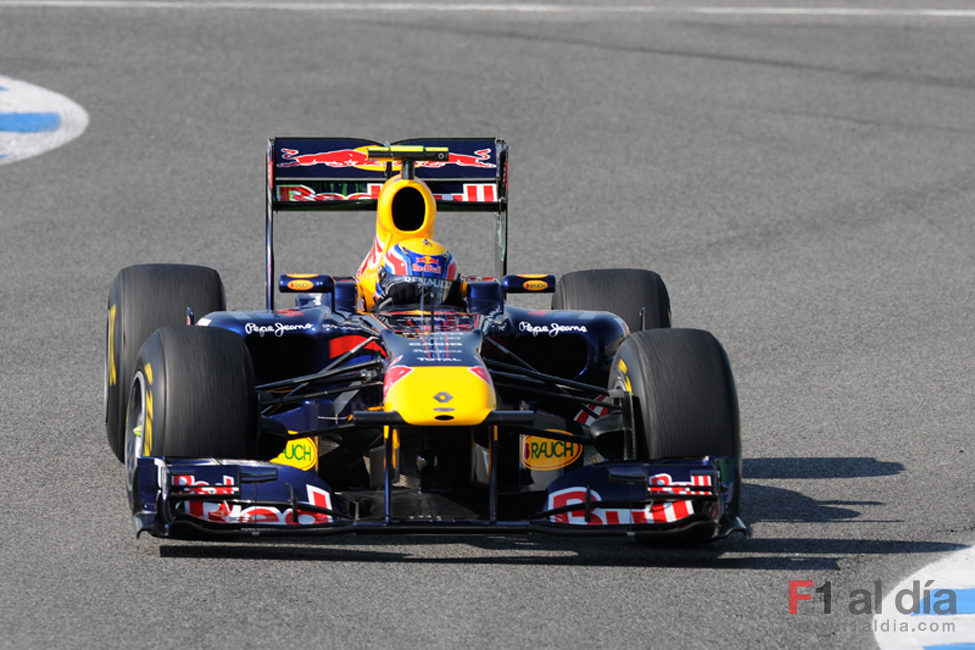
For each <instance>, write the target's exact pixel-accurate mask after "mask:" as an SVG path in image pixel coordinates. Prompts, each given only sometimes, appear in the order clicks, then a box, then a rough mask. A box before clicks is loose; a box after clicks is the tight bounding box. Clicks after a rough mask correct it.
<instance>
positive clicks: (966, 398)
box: [0, 2, 975, 648]
mask: <svg viewBox="0 0 975 650" xmlns="http://www.w3.org/2000/svg"><path fill="white" fill-rule="evenodd" d="M131 4H132V3H128V5H125V6H102V7H94V6H75V7H63V6H17V5H15V4H10V5H0V33H2V37H0V62H2V64H0V65H2V69H0V73H2V74H4V75H7V76H9V77H15V78H18V79H24V80H26V81H29V82H30V83H33V84H37V85H40V86H43V87H46V88H50V89H52V90H55V91H57V92H59V93H62V94H64V95H66V96H68V97H70V98H71V99H73V100H74V101H76V102H78V103H79V104H81V105H82V106H83V107H85V109H86V110H87V111H88V113H89V115H90V124H89V127H88V130H87V131H86V132H85V133H84V135H82V136H81V137H80V138H78V139H77V140H74V141H73V142H71V143H69V144H68V145H66V146H64V147H62V148H60V149H57V150H54V151H52V152H49V153H46V154H44V155H41V156H38V157H35V158H31V159H29V160H24V161H20V162H17V163H14V164H9V165H6V166H4V167H2V168H0V184H2V196H3V199H2V202H0V233H2V234H0V239H2V242H3V244H2V247H0V269H2V270H0V274H2V282H0V295H2V305H3V307H2V316H0V351H2V352H0V354H2V368H3V375H2V385H0V538H2V546H0V575H2V576H3V587H2V589H0V646H3V647H17V648H27V647H42V646H51V647H84V646H116V647H132V646H136V645H138V646H140V647H177V646H190V647H234V646H242V647H258V646H260V647H417V646H435V647H465V646H466V647H474V648H481V647H555V646H579V645H586V646H602V647H610V646H612V647H675V646H679V645H685V646H688V647H705V646H712V647H713V645H714V644H715V643H717V644H718V645H720V646H729V647H782V646H789V647H800V646H815V647H823V646H825V647H831V646H832V647H868V646H870V645H872V644H873V635H872V633H871V631H870V629H869V625H870V623H869V619H870V617H869V616H866V615H859V616H855V615H852V614H850V613H849V612H848V611H847V599H848V597H849V594H850V592H851V591H852V590H854V589H860V588H868V589H870V588H872V585H873V582H874V581H875V580H881V581H883V584H884V588H885V589H889V588H891V587H893V585H894V584H896V582H897V581H898V580H899V579H900V578H902V577H904V576H906V575H909V574H911V573H913V572H914V571H916V570H918V569H919V568H921V567H923V566H924V565H926V564H927V563H929V562H933V561H935V560H937V559H939V558H940V557H942V556H943V555H944V554H945V553H947V552H950V551H953V550H956V549H960V548H963V547H965V546H967V545H970V544H971V543H972V542H973V541H975V531H973V524H975V511H973V508H975V506H973V504H975V481H972V479H971V469H970V468H971V466H972V463H973V461H975V449H973V444H972V439H973V435H972V434H973V431H972V429H973V425H972V422H973V421H975V399H973V392H975V391H973V384H975V381H973V370H972V369H973V368H975V343H973V336H972V334H973V330H975V323H973V312H975V302H973V289H972V286H973V281H975V217H973V208H975V111H973V110H972V106H973V105H975V67H973V66H972V61H975V20H973V19H972V18H971V17H963V16H962V17H947V16H942V17H938V16H926V15H920V14H916V13H910V12H908V13H905V14H896V13H893V14H891V13H888V14H883V13H881V14H875V15H862V16H844V15H832V14H830V15H809V14H802V13H792V14H784V15H761V14H754V13H752V14H736V13H728V14H704V15H701V14H695V13H692V12H690V11H687V10H686V7H685V6H684V5H682V4H681V3H667V4H668V6H670V7H672V8H674V9H673V10H672V11H668V12H644V13H636V12H633V13H627V12H600V11H558V12H555V11H549V12H544V11H534V12H529V11H519V12H514V11H511V12H499V11H476V10H473V9H471V10H467V11H432V10H430V9H429V8H428V9H426V10H423V9H420V10H415V11H407V10H389V11H380V10H375V9H369V10H363V11H349V10H318V11H316V10H310V9H307V8H306V9H303V10H298V9H297V8H295V9H293V10H286V11H271V10H268V9H266V8H254V9H248V8H246V7H244V8H242V7H239V6H233V7H231V6H226V7H223V8H217V7H212V6H211V7H209V8H200V7H197V8H193V9H181V8H179V7H173V6H152V5H147V6H144V7H133V6H129V5H131ZM236 4H242V3H236ZM310 4H313V3H310ZM746 4H749V3H741V5H742V6H744V5H746ZM750 4H752V5H753V6H757V4H758V3H750ZM836 4H837V3H820V4H818V5H816V4H813V5H806V6H808V7H813V8H815V7H824V6H834V5H836ZM563 6H567V5H563ZM580 6H582V5H580ZM688 6H689V5H688ZM856 6H857V7H861V8H862V7H873V6H874V5H870V4H869V3H857V5H856ZM876 6H880V5H876ZM921 6H922V5H919V4H915V3H910V2H892V3H889V4H885V5H883V7H893V8H900V9H905V8H906V9H912V8H917V7H921ZM955 6H958V5H955ZM962 6H963V5H962ZM923 7H942V8H945V7H951V5H945V4H939V5H934V4H932V5H923ZM271 135H360V136H364V137H374V138H376V139H380V140H383V139H390V140H393V139H399V138H406V137H413V136H423V135H500V136H502V137H504V138H506V139H507V140H508V142H509V143H510V145H511V152H512V167H511V169H512V180H511V211H510V214H511V258H510V261H511V267H512V269H513V270H519V271H525V272H555V273H562V272H565V271H569V270H573V269H580V268H589V267H607V266H636V267H649V268H652V269H654V270H656V271H658V272H660V273H661V274H662V275H663V277H664V278H665V280H666V281H667V283H668V286H669V288H670V293H671V296H672V301H673V308H674V318H675V324H676V325H678V326H685V327H699V328H704V329H708V330H711V331H712V332H714V333H715V334H716V335H717V337H718V338H719V339H720V340H721V341H722V342H723V343H724V345H725V347H726V349H727V350H728V353H729V355H730V358H731V361H732V365H733V369H734V371H735V374H736V379H737V384H738V391H739V398H740V402H741V412H742V419H743V424H744V434H743V436H744V450H745V456H746V458H745V489H744V518H745V519H746V520H747V521H748V522H749V523H750V524H751V526H752V527H753V530H754V537H753V538H752V539H748V540H745V539H737V538H736V539H731V540H727V541H724V542H720V543H716V544H713V545H709V546H705V547H700V548H665V549H653V548H649V549H648V548H642V547H637V546H634V545H632V544H630V543H628V542H626V541H624V540H615V541H605V540H592V539H589V540H587V539H582V540H566V539H561V538H546V537H529V538H496V537H490V538H473V537H461V538H451V537H448V538H440V537H424V538H410V537H379V538H376V537H372V538H369V537H338V538H330V539H325V540H310V539H299V540H291V541H272V540H268V539H265V538H261V539H258V540H255V541H241V542H225V543H223V542H222V543H213V542H169V541H159V540H155V539H152V538H148V537H145V536H144V537H143V538H141V539H138V540H137V539H136V538H135V536H134V535H133V527H132V523H131V520H130V517H129V515H128V514H127V504H126V498H125V490H124V482H123V472H122V467H121V465H120V464H119V463H118V462H117V461H116V460H115V458H114V457H113V456H112V454H111V452H110V451H109V449H108V447H107V443H106V440H105V432H104V427H103V410H102V381H103V380H102V372H103V366H102V364H103V354H104V352H103V344H104V336H105V329H104V328H105V322H104V319H105V313H104V308H105V302H106V298H107V293H108V289H109V286H110V283H111V281H112V278H113V277H114V275H115V273H116V272H117V270H118V269H119V268H121V267H123V266H126V265H129V264H134V263H140V262H152V261H175V262H189V263H205V264H209V265H212V266H214V267H215V268H217V269H218V270H219V271H220V273H221V274H222V276H223V278H224V282H225V283H226V285H227V290H228V300H229V303H230V305H231V307H233V308H259V307H260V306H261V304H262V296H263V257H262V255H263V239H262V231H263V192H264V176H263V174H264V166H263V165H264V162H263V156H264V147H265V140H266V138H267V137H268V136H271ZM327 219H334V220H333V221H326V222H325V223H321V222H322V219H321V218H314V219H304V218H300V219H295V221H294V222H293V223H289V224H288V225H287V226H286V227H284V228H283V230H282V233H290V234H287V235H284V234H283V235H282V240H284V239H286V238H290V239H289V242H290V243H288V244H287V245H283V247H282V260H281V261H280V262H279V267H280V268H281V270H282V271H283V270H293V271H322V272H335V273H338V272H349V271H350V270H351V269H352V268H353V267H354V266H355V264H356V263H357V262H358V261H359V259H360V258H361V256H362V255H363V254H364V253H365V251H366V249H367V248H368V246H369V244H370V231H371V227H372V224H371V217H369V216H368V215H367V216H365V217H364V218H363V217H360V218H355V217H352V218H349V217H347V216H346V217H344V218H336V217H328V218H327ZM440 224H441V227H440V229H439V231H438V234H439V236H440V239H442V240H444V241H446V243H447V244H448V245H449V246H450V247H451V248H452V249H453V251H454V252H455V254H456V255H457V256H458V258H459V259H460V260H461V263H462V265H463V270H464V271H466V272H468V273H471V272H475V271H486V270H488V262H487V256H486V254H485V253H484V250H485V249H486V248H487V246H488V243H489V242H490V239H489V238H490V227H489V225H487V224H482V223H479V222H478V221H477V217H456V216H453V215H447V216H443V218H442V219H441V221H440ZM326 226H327V227H326ZM311 233H314V235H312V234H311ZM290 259H293V260H294V262H293V264H292V263H290V262H288V261H287V260H290ZM479 265H480V267H479ZM285 267H287V268H285ZM802 579H807V580H813V581H815V583H816V585H817V586H819V585H821V584H822V583H823V582H825V581H827V580H828V581H830V582H831V584H832V589H833V592H832V593H833V601H834V603H833V608H832V611H833V613H832V614H830V615H825V614H823V612H822V606H823V603H822V602H821V601H819V602H817V601H814V602H812V603H800V613H799V614H797V615H790V614H789V613H788V588H789V587H788V585H789V581H790V580H802ZM816 598H817V599H819V598H820V597H819V596H817V597H816Z"/></svg>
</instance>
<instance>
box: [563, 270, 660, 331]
mask: <svg viewBox="0 0 975 650" xmlns="http://www.w3.org/2000/svg"><path fill="white" fill-rule="evenodd" d="M552 309H578V310H586V311H608V312H611V313H613V314H616V315H617V316H619V317H620V318H622V319H623V320H624V321H626V324H627V326H628V327H629V328H630V331H631V332H638V331H640V330H642V329H655V328H660V327H670V295H669V294H668V293H667V286H666V285H665V284H664V281H663V279H661V277H660V276H659V275H658V274H657V273H654V272H653V271H645V270H643V269H595V270H590V271H572V272H571V273H566V274H565V275H563V276H562V277H561V278H560V279H559V282H558V284H557V285H556V287H555V293H554V294H552ZM641 312H642V314H643V315H642V317H641Z"/></svg>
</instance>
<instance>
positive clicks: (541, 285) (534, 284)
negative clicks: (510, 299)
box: [521, 280, 548, 291]
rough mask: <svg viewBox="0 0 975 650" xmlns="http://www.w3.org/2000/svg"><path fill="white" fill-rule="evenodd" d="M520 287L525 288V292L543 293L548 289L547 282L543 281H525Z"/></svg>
mask: <svg viewBox="0 0 975 650" xmlns="http://www.w3.org/2000/svg"><path fill="white" fill-rule="evenodd" d="M521 286H523V287H525V289H526V290H527V291H545V290H546V289H548V282H546V281H545V280H527V281H526V282H525V283H524V284H522V285H521Z"/></svg>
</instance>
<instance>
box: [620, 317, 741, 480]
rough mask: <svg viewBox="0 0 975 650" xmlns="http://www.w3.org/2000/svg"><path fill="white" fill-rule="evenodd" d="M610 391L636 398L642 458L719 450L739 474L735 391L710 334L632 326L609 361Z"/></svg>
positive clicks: (722, 353) (689, 455)
mask: <svg viewBox="0 0 975 650" xmlns="http://www.w3.org/2000/svg"><path fill="white" fill-rule="evenodd" d="M609 388H610V389H622V390H624V391H626V392H629V393H631V394H632V396H633V411H634V413H633V415H634V420H635V421H634V427H635V429H636V434H637V456H638V458H639V459H640V460H647V461H657V460H661V459H668V458H701V457H704V456H711V457H714V456H724V457H732V458H735V459H736V465H738V466H739V467H736V468H735V472H736V474H737V475H738V476H740V458H741V425H740V419H739V414H738V395H737V393H736V391H735V382H734V378H733V377H732V374H731V366H730V364H729V363H728V356H727V355H726V354H725V351H724V349H723V348H722V347H721V344H720V343H718V340H717V339H716V338H714V336H713V335H711V334H710V333H709V332H705V331H702V330H690V329H658V330H647V331H643V332H635V333H633V334H631V335H630V336H628V337H627V338H626V340H624V341H623V343H622V345H620V348H619V350H618V351H617V353H616V357H615V359H614V360H613V368H612V370H611V371H610V378H609Z"/></svg>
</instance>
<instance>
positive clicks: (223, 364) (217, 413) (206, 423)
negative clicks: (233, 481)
mask: <svg viewBox="0 0 975 650" xmlns="http://www.w3.org/2000/svg"><path fill="white" fill-rule="evenodd" d="M127 401H128V409H127V417H126V422H125V463H126V469H127V470H128V474H129V475H130V476H131V475H132V473H133V471H134V469H135V464H136V461H137V459H138V457H140V456H157V457H158V456H169V457H184V458H234V459H250V458H253V457H254V454H255V448H256V442H257V431H258V420H259V415H258V402H257V391H256V390H255V389H254V367H253V363H252V361H251V357H250V353H249V352H248V351H247V347H246V345H245V344H244V342H243V339H241V338H240V336H238V335H237V334H234V333H233V332H228V331H227V330H222V329H217V328H209V327H193V326H189V325H176V326H166V327H160V328H159V329H158V330H156V331H155V332H154V333H153V334H152V335H151V336H150V337H149V339H148V340H147V341H146V342H145V344H144V345H143V346H142V349H141V350H140V351H139V355H138V357H137V359H136V362H135V372H134V373H133V378H132V383H131V391H130V392H129V398H128V400H127Z"/></svg>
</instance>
